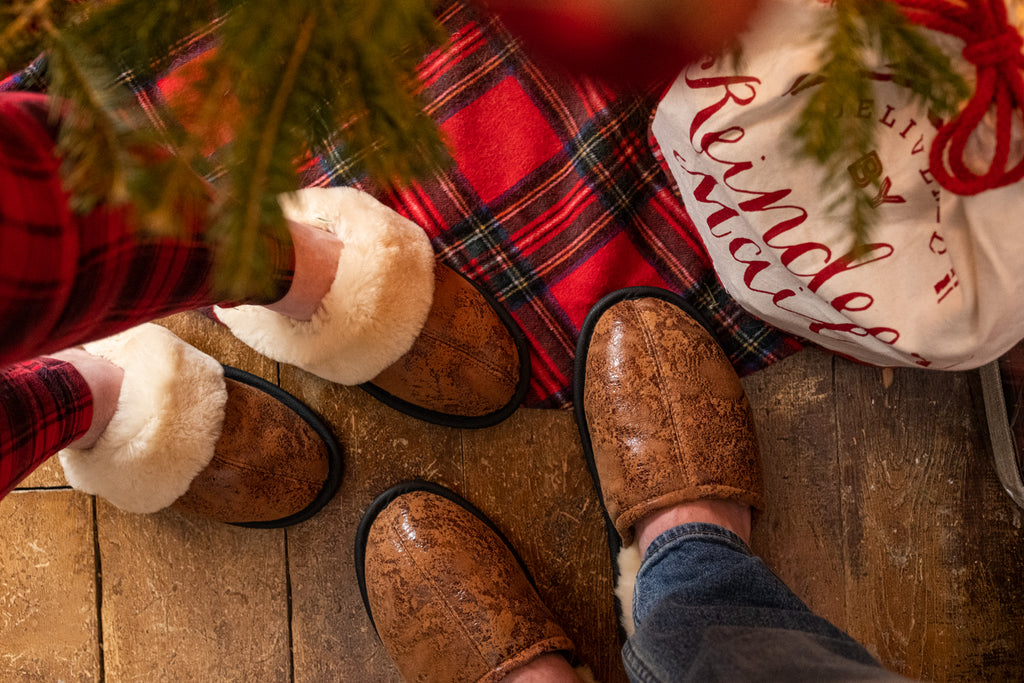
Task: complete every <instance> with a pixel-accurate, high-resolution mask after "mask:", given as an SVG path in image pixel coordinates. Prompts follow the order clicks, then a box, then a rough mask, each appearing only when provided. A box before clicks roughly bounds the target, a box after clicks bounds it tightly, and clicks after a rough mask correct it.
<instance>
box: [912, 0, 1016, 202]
mask: <svg viewBox="0 0 1024 683" xmlns="http://www.w3.org/2000/svg"><path fill="white" fill-rule="evenodd" d="M896 2H897V4H899V6H900V7H901V8H902V10H903V13H904V14H905V15H906V17H907V18H908V19H909V20H910V21H912V22H914V23H915V24H918V25H920V26H924V27H925V28H930V29H933V30H936V31H941V32H943V33H948V34H950V35H953V36H956V37H957V38H960V39H961V40H962V41H964V43H965V45H964V49H963V56H964V59H966V60H967V61H968V62H970V63H971V64H973V65H974V66H975V68H976V69H977V86H976V87H975V91H974V95H973V96H972V97H971V99H970V100H969V101H968V102H967V105H966V106H965V107H964V108H963V110H962V111H961V112H960V113H959V114H957V116H956V117H954V118H953V119H952V120H951V121H949V122H947V123H946V124H945V125H943V126H942V127H941V128H940V129H939V132H938V134H937V135H936V136H935V140H934V141H933V142H932V148H931V152H930V156H929V163H930V166H931V172H932V175H933V176H935V179H936V180H937V181H939V183H940V184H941V185H942V186H943V187H944V188H946V189H947V190H949V191H950V192H954V193H956V194H959V195H973V194H978V193H979V192H983V191H984V190H990V189H995V188H997V187H1003V186H1004V185H1010V184H1012V183H1015V182H1017V181H1018V180H1020V179H1021V178H1024V159H1021V160H1019V161H1018V162H1017V164H1016V165H1015V166H1014V167H1013V168H1009V169H1007V164H1008V163H1009V157H1010V139H1011V134H1012V127H1013V117H1014V112H1015V111H1019V110H1020V108H1021V105H1022V104H1024V79H1022V78H1021V69H1022V68H1024V56H1022V55H1021V46H1022V45H1024V40H1022V39H1021V36H1020V34H1019V33H1018V32H1017V30H1016V29H1015V28H1014V27H1013V26H1011V25H1010V23H1009V22H1008V21H1007V16H1006V6H1005V5H1004V4H1003V0H967V2H966V6H964V5H960V4H954V3H952V2H948V1H947V0H896ZM993 104H995V110H996V148H995V152H994V154H993V158H992V161H991V163H990V164H989V168H988V171H987V172H985V173H984V174H983V175H978V174H976V173H974V172H973V171H971V170H970V169H969V168H967V164H966V163H964V153H965V150H966V148H967V142H968V140H970V137H971V133H973V132H974V130H975V129H976V128H977V127H978V125H979V124H980V123H981V121H982V119H983V118H984V117H985V114H986V113H987V112H988V110H989V108H990V107H991V106H992V105H993Z"/></svg>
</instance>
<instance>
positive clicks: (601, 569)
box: [463, 409, 625, 683]
mask: <svg viewBox="0 0 1024 683" xmlns="http://www.w3.org/2000/svg"><path fill="white" fill-rule="evenodd" d="M463 443H464V447H465V459H466V491H467V493H466V494H464V495H466V497H467V499H468V500H469V501H470V502H472V503H473V504H474V505H476V506H477V507H478V508H480V510H481V511H482V512H483V513H484V514H486V515H487V516H488V517H490V518H491V519H492V520H493V521H494V522H495V524H497V526H498V528H500V529H501V530H502V532H503V533H505V535H506V536H507V537H508V539H509V541H510V542H511V543H512V545H513V546H514V547H515V548H516V550H517V551H518V552H519V554H520V557H522V558H523V561H524V562H525V563H526V565H527V567H528V568H529V569H530V573H531V575H532V576H533V578H534V581H535V582H536V584H537V592H538V593H539V594H540V596H541V597H542V598H543V599H544V602H545V604H547V606H548V607H549V608H550V609H551V611H552V613H553V614H554V615H555V616H556V618H558V620H559V623H560V624H561V625H562V627H563V628H564V629H565V631H566V633H567V634H568V635H569V637H570V638H572V640H573V642H574V643H575V644H576V647H577V650H578V654H579V656H580V659H581V661H582V662H583V663H584V664H587V665H588V666H590V667H591V669H592V671H593V672H594V674H595V676H596V678H597V679H598V680H600V681H606V682H609V683H611V682H614V681H624V680H625V671H624V670H623V668H622V658H621V656H620V655H619V648H620V643H619V640H618V631H617V623H616V621H617V617H616V613H615V604H614V599H613V597H612V589H613V585H612V569H611V562H610V558H609V555H608V539H607V535H606V534H605V525H604V516H603V513H602V510H601V506H600V503H599V502H598V498H597V492H596V491H595V489H594V485H593V482H592V480H591V477H590V474H589V473H588V472H587V466H586V463H585V460H584V458H583V448H582V446H581V445H580V440H579V434H578V431H577V429H576V423H575V419H574V417H573V414H572V413H571V412H569V411H553V410H525V409H521V410H519V411H518V412H516V414H514V415H513V416H512V417H511V418H510V419H508V420H506V421H505V422H503V423H501V424H499V425H497V426H495V427H492V428H489V429H484V430H478V431H466V432H465V433H464V434H463Z"/></svg>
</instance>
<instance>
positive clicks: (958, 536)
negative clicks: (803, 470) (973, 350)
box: [836, 361, 1024, 681]
mask: <svg viewBox="0 0 1024 683" xmlns="http://www.w3.org/2000/svg"><path fill="white" fill-rule="evenodd" d="M970 385H971V380H970V376H969V374H968V373H941V372H927V371H916V370H907V369H899V370H895V371H891V370H890V371H883V370H878V369H872V368H866V367H862V366H856V365H853V364H852V363H847V362H845V361H837V366H836V393H837V396H840V397H843V398H842V399H841V400H842V401H843V409H842V410H840V411H839V413H838V424H839V452H840V455H841V468H842V479H843V490H844V493H845V494H846V496H845V497H846V499H845V501H844V506H843V507H844V520H845V533H846V539H847V541H846V544H847V557H848V569H847V573H848V576H847V602H848V605H847V609H848V616H849V625H848V627H849V631H850V633H851V634H852V635H854V637H856V638H858V639H859V640H860V641H861V642H863V643H864V644H865V645H866V646H867V647H868V649H869V650H871V651H873V652H874V653H877V655H878V656H879V657H880V658H881V660H882V661H883V662H884V663H885V664H887V665H888V666H890V667H891V668H893V669H895V670H896V671H898V672H900V673H903V674H905V675H907V676H911V677H915V678H916V677H922V678H926V679H929V680H934V681H955V680H1020V679H1022V678H1024V657H1021V653H1022V652H1024V629H1022V628H1021V625H1022V623H1024V619H1022V616H1024V614H1022V607H1021V605H1022V604H1024V584H1022V583H1021V581H1020V577H1021V576H1024V543H1022V541H1024V532H1022V530H1021V523H1020V522H1021V514H1020V510H1018V509H1015V507H1014V506H1013V504H1012V502H1011V501H1010V500H1009V498H1008V497H1007V496H1006V495H1005V494H1004V493H1003V492H1002V491H1001V490H1000V489H999V486H998V483H997V480H996V476H995V473H994V470H993V469H992V466H991V464H990V460H989V454H988V451H987V448H986V446H985V437H984V433H983V431H982V430H983V421H982V417H981V415H980V414H979V413H977V412H976V411H975V410H974V409H973V406H974V401H973V398H972V396H971V389H970Z"/></svg>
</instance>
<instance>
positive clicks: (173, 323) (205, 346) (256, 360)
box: [155, 311, 277, 384]
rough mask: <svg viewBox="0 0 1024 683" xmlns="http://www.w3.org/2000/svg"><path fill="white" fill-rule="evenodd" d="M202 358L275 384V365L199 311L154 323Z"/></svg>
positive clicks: (180, 314)
mask: <svg viewBox="0 0 1024 683" xmlns="http://www.w3.org/2000/svg"><path fill="white" fill-rule="evenodd" d="M155 322H156V323H157V324H158V325H162V326H163V327H166V328H167V329H169V330H170V331H171V332H173V333H174V334H176V335H178V336H179V337H181V338H182V339H183V340H185V341H186V342H188V343H189V344H191V345H193V346H195V347H196V348H197V349H199V350H200V351H202V352H203V353H205V354H208V355H210V356H213V357H214V358H216V359H217V360H218V361H220V362H221V363H223V364H224V365H230V366H232V367H236V368H238V369H240V370H245V371H246V372H251V373H252V374H254V375H258V376H260V377H262V378H263V379H265V380H267V381H268V382H274V383H275V384H276V383H277V363H275V362H274V361H272V360H270V359H269V358H267V357H266V356H263V355H261V354H259V353H256V352H255V351H253V350H252V349H251V348H249V347H248V346H246V345H245V344H243V343H242V342H241V341H239V340H238V339H237V338H236V337H235V336H234V335H233V334H231V332H230V331H228V328H226V327H225V326H223V325H221V324H219V323H217V322H215V321H213V320H211V319H210V318H208V317H206V316H205V315H203V314H202V313H200V312H199V311H187V312H185V313H179V314H177V315H172V316H168V317H166V318H161V319H160V320H157V321H155Z"/></svg>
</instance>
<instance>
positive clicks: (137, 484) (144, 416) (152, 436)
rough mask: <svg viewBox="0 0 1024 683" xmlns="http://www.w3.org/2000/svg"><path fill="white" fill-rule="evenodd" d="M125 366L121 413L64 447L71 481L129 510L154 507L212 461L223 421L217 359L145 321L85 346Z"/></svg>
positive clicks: (173, 496) (62, 459)
mask: <svg viewBox="0 0 1024 683" xmlns="http://www.w3.org/2000/svg"><path fill="white" fill-rule="evenodd" d="M85 348H86V350H87V351H89V353H92V354H94V355H97V356H102V357H103V358H106V359H107V360H109V361H111V362H112V363H113V364H114V365H117V366H118V367H120V368H122V369H123V370H124V381H123V383H122V385H121V395H120V398H119V399H118V403H117V412H116V413H114V417H113V418H112V419H111V421H110V424H109V425H108V426H107V428H106V430H104V432H103V434H102V435H100V438H99V441H97V442H96V445H95V446H94V447H93V448H90V449H87V450H75V449H70V448H68V449H65V450H63V451H61V452H60V454H59V455H60V462H61V465H63V466H64V476H65V477H66V478H67V480H68V483H69V484H71V486H73V487H74V488H76V489H79V490H81V491H84V492H86V493H91V494H95V495H98V496H102V497H103V498H106V499H107V500H109V501H110V502H111V503H113V504H114V505H116V506H117V507H119V508H121V509H123V510H127V511H129V512H140V513H148V512H156V511H157V510H161V509H163V508H165V507H167V506H168V505H170V504H171V503H173V502H174V501H175V500H177V499H178V498H180V497H181V496H182V494H184V493H185V492H186V491H187V490H188V487H189V485H190V484H191V483H192V480H193V479H195V477H196V475H197V474H199V472H201V471H202V470H203V469H204V468H205V467H206V466H207V465H208V464H209V463H210V460H212V459H213V453H214V446H215V445H216V443H217V439H218V438H219V437H220V430H221V427H222V425H223V423H224V404H225V403H226V402H227V389H226V388H225V387H224V370H223V368H222V367H221V366H220V363H218V362H217V361H215V360H214V359H213V358H210V357H209V356H207V355H206V354H204V353H202V352H201V351H199V350H198V349H195V348H193V347H191V346H189V345H188V344H186V343H185V342H183V341H181V340H180V339H178V338H177V337H176V336H174V335H173V334H172V333H170V332H169V331H167V330H165V329H164V328H162V327H160V326H158V325H153V324H147V325H142V326H140V327H136V328H133V329H131V330H128V331H127V332H122V333H121V334H119V335H116V336H114V337H110V338H108V339H103V340H100V341H98V342H93V343H91V344H86V346H85Z"/></svg>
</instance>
